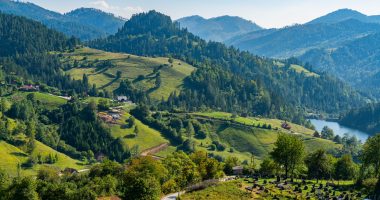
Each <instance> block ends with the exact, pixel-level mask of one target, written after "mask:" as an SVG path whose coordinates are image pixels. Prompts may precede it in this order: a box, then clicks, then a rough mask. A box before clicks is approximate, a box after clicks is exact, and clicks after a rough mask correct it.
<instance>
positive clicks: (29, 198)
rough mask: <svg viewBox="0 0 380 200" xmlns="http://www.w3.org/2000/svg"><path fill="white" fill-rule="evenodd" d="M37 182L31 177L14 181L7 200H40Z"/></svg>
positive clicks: (6, 197) (7, 194) (6, 196)
mask: <svg viewBox="0 0 380 200" xmlns="http://www.w3.org/2000/svg"><path fill="white" fill-rule="evenodd" d="M36 189H37V184H36V181H35V180H34V179H33V178H31V177H25V178H17V179H14V180H13V182H12V184H11V185H10V186H9V190H8V191H7V193H6V195H5V199H6V200H7V199H9V200H11V199H25V200H38V194H37V192H36Z"/></svg>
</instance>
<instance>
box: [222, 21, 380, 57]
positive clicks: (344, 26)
mask: <svg viewBox="0 0 380 200" xmlns="http://www.w3.org/2000/svg"><path fill="white" fill-rule="evenodd" d="M379 31H380V24H374V23H365V22H361V21H359V20H356V19H348V20H345V21H342V22H338V23H333V24H330V23H318V24H304V25H294V26H290V27H285V28H281V29H277V30H273V29H269V30H267V31H266V30H264V31H262V33H261V34H260V35H258V34H259V33H256V32H253V33H248V34H247V35H243V36H237V37H236V38H234V39H232V40H230V41H227V44H229V45H233V46H236V47H237V48H240V49H242V50H247V51H250V52H252V53H254V54H258V55H263V56H268V57H277V58H288V57H292V56H301V55H303V54H304V53H305V52H307V51H308V50H312V49H329V48H336V47H339V46H341V45H342V44H345V43H347V42H350V41H352V40H355V39H357V38H361V37H363V36H366V35H369V34H373V33H377V32H379Z"/></svg>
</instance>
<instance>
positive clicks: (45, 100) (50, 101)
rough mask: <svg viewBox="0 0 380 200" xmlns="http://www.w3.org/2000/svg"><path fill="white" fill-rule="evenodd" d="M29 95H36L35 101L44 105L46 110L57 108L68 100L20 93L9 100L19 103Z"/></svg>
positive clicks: (36, 93) (45, 95)
mask: <svg viewBox="0 0 380 200" xmlns="http://www.w3.org/2000/svg"><path fill="white" fill-rule="evenodd" d="M28 94H34V98H35V100H36V101H39V102H40V103H41V104H43V105H44V107H45V108H48V109H54V108H57V107H59V106H61V105H63V104H65V103H66V102H67V100H66V99H64V98H62V97H58V96H55V95H52V94H48V93H42V92H18V93H15V94H13V95H11V96H10V97H9V99H10V100H12V101H19V100H21V99H23V98H25V97H26V96H27V95H28Z"/></svg>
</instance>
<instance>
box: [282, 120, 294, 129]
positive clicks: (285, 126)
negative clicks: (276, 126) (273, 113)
mask: <svg viewBox="0 0 380 200" xmlns="http://www.w3.org/2000/svg"><path fill="white" fill-rule="evenodd" d="M281 127H282V128H283V129H286V130H290V129H291V128H292V127H291V126H290V125H289V124H288V123H287V122H286V121H285V122H284V123H282V124H281Z"/></svg>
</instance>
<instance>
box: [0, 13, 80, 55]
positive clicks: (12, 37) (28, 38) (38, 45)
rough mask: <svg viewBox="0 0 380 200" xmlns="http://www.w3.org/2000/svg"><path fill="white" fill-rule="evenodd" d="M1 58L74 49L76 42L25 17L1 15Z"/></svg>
mask: <svg viewBox="0 0 380 200" xmlns="http://www.w3.org/2000/svg"><path fill="white" fill-rule="evenodd" d="M0 25H1V26H0V44H1V47H2V48H1V49H0V56H1V57H6V56H12V55H16V54H21V55H22V54H30V53H43V52H47V51H60V50H64V49H66V48H73V47H74V46H75V45H76V40H75V39H74V38H72V39H71V40H68V39H67V38H66V37H65V35H63V34H62V33H59V32H57V31H54V30H51V29H48V28H46V27H45V26H44V25H42V24H41V23H39V22H35V21H32V20H27V19H26V18H24V17H18V16H14V15H7V14H1V13H0Z"/></svg>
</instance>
